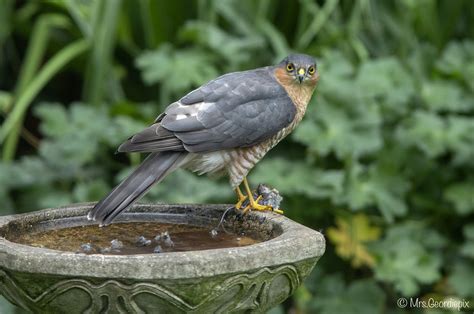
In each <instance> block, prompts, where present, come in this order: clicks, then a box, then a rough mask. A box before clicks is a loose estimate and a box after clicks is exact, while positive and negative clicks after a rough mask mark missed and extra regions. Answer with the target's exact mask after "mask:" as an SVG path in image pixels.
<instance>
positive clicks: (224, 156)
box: [88, 54, 319, 225]
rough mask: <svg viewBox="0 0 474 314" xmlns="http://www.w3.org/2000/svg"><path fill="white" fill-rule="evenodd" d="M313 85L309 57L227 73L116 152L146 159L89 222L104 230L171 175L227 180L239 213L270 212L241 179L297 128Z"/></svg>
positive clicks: (312, 63)
mask: <svg viewBox="0 0 474 314" xmlns="http://www.w3.org/2000/svg"><path fill="white" fill-rule="evenodd" d="M318 79H319V73H318V70H317V67H316V62H315V60H314V59H313V58H312V57H310V56H308V55H303V54H292V55H289V56H288V57H286V58H285V59H284V60H283V61H281V62H280V63H279V64H277V65H275V66H268V67H263V68H257V69H254V70H249V71H243V72H234V73H229V74H225V75H223V76H220V77H218V78H216V79H215V80H212V81H210V82H208V83H206V84H204V85H203V86H201V87H199V88H197V89H195V90H193V91H192V92H190V93H189V94H187V95H186V96H184V97H183V98H181V99H180V100H178V101H176V102H174V103H172V104H171V105H169V106H168V107H167V108H166V109H165V111H164V112H163V113H162V114H160V115H159V116H158V118H157V119H156V120H155V122H154V123H153V124H152V125H151V126H149V127H148V128H146V129H144V130H143V131H141V132H139V133H137V134H135V135H133V136H132V137H130V138H129V139H128V140H127V141H125V142H124V143H123V144H122V145H120V147H119V148H118V151H119V152H148V153H150V154H149V156H148V157H147V158H146V159H145V160H144V161H143V162H142V164H141V165H140V166H139V167H138V168H137V169H136V170H135V171H134V172H133V173H132V174H131V175H130V176H129V177H127V178H126V179H125V180H124V181H123V182H122V183H120V184H119V185H118V186H117V187H115V188H114V189H113V190H112V191H111V192H110V193H109V194H108V195H107V196H106V197H105V198H104V199H102V200H101V201H100V202H99V203H97V204H96V205H95V207H94V208H93V209H92V210H91V211H90V212H89V214H88V218H89V219H93V220H98V221H99V222H100V224H101V225H107V224H109V223H110V222H111V221H112V220H113V219H114V218H115V217H116V216H117V215H118V214H120V213H121V212H122V211H123V210H125V209H127V208H128V207H129V206H131V205H132V203H133V202H135V201H136V200H137V199H139V198H140V197H141V196H142V195H143V194H144V193H145V192H147V191H148V189H150V187H151V186H152V185H153V184H155V183H157V182H160V181H161V180H163V179H164V178H165V177H166V176H167V175H168V174H170V173H171V172H173V171H174V170H176V169H177V168H186V169H189V170H191V171H194V172H197V173H199V174H204V173H208V174H215V173H224V174H227V175H228V176H229V178H230V184H231V186H232V188H233V189H234V190H235V191H236V193H237V196H238V201H237V204H236V208H237V209H242V210H243V211H244V212H245V211H247V210H249V209H254V210H273V208H271V207H270V206H268V205H261V204H259V203H258V199H257V200H256V199H255V198H254V196H253V194H252V192H251V189H250V187H249V185H248V182H247V179H246V176H247V174H248V172H249V171H250V169H252V168H253V167H254V166H255V164H256V163H257V162H259V161H260V159H262V157H263V156H264V155H265V154H266V153H267V152H268V151H269V150H270V149H272V148H273V147H274V146H275V145H276V144H277V143H278V142H279V141H281V140H282V139H283V138H284V137H285V136H286V135H288V134H289V133H290V132H291V131H292V130H293V129H294V128H295V127H296V125H297V124H298V123H299V122H300V121H301V119H302V118H303V116H304V114H305V111H306V107H307V105H308V102H309V101H310V99H311V96H312V94H313V91H314V89H315V87H316V84H317V82H318ZM242 183H243V184H244V187H245V193H246V195H245V194H244V193H242V191H241V190H240V187H239V186H240V185H241V184H242ZM247 198H248V204H249V205H248V206H245V208H242V207H243V206H242V204H243V203H244V201H245V200H246V199H247Z"/></svg>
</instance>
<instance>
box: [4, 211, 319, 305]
mask: <svg viewBox="0 0 474 314" xmlns="http://www.w3.org/2000/svg"><path fill="white" fill-rule="evenodd" d="M227 207H228V205H137V206H135V207H133V208H132V209H131V210H130V211H129V212H128V213H126V214H124V215H123V217H122V221H130V220H134V221H136V220H138V221H143V220H159V221H163V222H171V223H172V222H176V223H189V224H194V225H196V224H197V225H206V226H209V224H211V225H213V226H215V225H217V223H218V220H219V219H220V217H221V215H222V213H223V212H224V210H225V209H226V208H227ZM90 208H91V205H90V204H84V205H72V206H68V207H64V208H58V209H48V210H43V211H39V212H35V213H30V214H24V215H15V216H4V217H0V292H1V293H2V294H3V295H4V296H5V297H6V298H7V299H8V300H9V301H10V302H12V303H15V304H16V305H18V306H20V307H22V308H25V309H29V310H32V311H34V312H38V313H56V312H58V313H59V312H60V313H64V312H67V313H83V312H86V313H98V312H103V311H105V312H108V313H124V312H127V313H189V312H191V313H214V312H217V313H228V312H236V313H238V312H248V311H251V312H263V311H265V310H266V309H268V308H271V307H272V306H274V305H276V304H278V303H281V302H283V301H284V300H285V299H286V298H288V297H289V296H290V295H291V294H292V293H293V292H294V291H295V289H296V288H297V287H298V286H299V285H300V284H301V282H302V280H303V279H304V278H305V277H306V276H307V275H308V274H309V272H310V271H311V270H312V269H313V267H314V265H315V264H316V262H317V260H318V259H319V258H320V257H321V256H322V254H323V253H324V250H325V241H324V237H323V236H322V235H321V234H320V233H319V232H316V231H314V230H311V229H309V228H307V227H304V226H302V225H300V224H297V223H295V222H293V221H291V220H289V219H288V218H286V217H284V216H281V215H276V214H273V213H259V212H252V213H250V214H249V215H247V216H245V217H240V216H238V215H235V214H233V213H230V214H229V215H228V216H226V221H227V222H226V224H225V227H226V228H227V229H233V230H236V231H239V232H240V231H244V232H246V233H254V234H255V235H257V236H259V237H261V238H263V239H269V240H268V241H265V242H262V243H258V244H255V245H251V246H246V247H236V248H229V249H215V250H205V251H191V252H174V253H162V254H156V255H154V254H149V255H130V256H114V255H107V256H104V255H100V254H95V255H85V254H75V253H69V252H59V251H54V250H49V249H42V248H34V247H29V246H25V245H20V244H16V243H12V242H10V241H7V240H6V239H5V238H4V237H5V236H7V238H8V234H11V233H14V232H28V230H34V229H35V228H39V227H41V226H42V225H44V224H48V225H49V226H51V225H53V226H57V227H65V226H72V225H83V224H88V223H89V222H87V220H86V219H85V214H86V212H87V211H88V210H89V209H90Z"/></svg>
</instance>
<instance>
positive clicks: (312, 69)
mask: <svg viewBox="0 0 474 314" xmlns="http://www.w3.org/2000/svg"><path fill="white" fill-rule="evenodd" d="M308 73H309V74H311V75H312V74H314V67H310V68H309V69H308Z"/></svg>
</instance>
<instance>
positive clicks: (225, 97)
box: [119, 68, 296, 153]
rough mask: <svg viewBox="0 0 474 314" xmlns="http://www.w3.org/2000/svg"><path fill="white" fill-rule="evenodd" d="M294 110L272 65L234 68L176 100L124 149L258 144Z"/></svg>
mask: <svg viewBox="0 0 474 314" xmlns="http://www.w3.org/2000/svg"><path fill="white" fill-rule="evenodd" d="M295 114H296V107H295V106H294V105H293V103H292V102H291V99H290V98H289V96H288V95H287V94H286V92H285V90H284V89H283V87H281V86H280V84H279V83H278V82H277V81H276V80H275V78H274V77H273V76H272V74H271V72H270V70H269V69H268V68H263V69H257V70H252V71H246V72H236V73H230V74H227V75H224V76H221V77H219V78H217V79H215V80H213V81H210V82H209V83H207V84H205V85H203V86H202V87H200V88H198V89H196V90H194V91H192V92H191V93H189V94H188V95H186V96H184V97H183V98H181V99H180V100H179V101H177V102H175V103H173V104H171V105H170V106H169V107H168V108H166V110H165V112H164V113H163V114H161V115H160V116H159V117H158V119H157V120H156V121H155V124H153V125H152V126H150V127H149V128H147V129H145V130H144V131H142V132H140V133H138V134H136V135H134V136H133V137H131V138H130V139H129V140H128V141H127V142H125V143H124V144H122V145H121V146H120V148H119V151H142V152H150V151H163V150H177V151H179V150H186V151H188V152H193V153H196V152H207V151H216V150H222V149H229V148H236V147H248V146H253V145H255V144H258V143H260V142H262V141H264V140H266V139H268V138H271V137H272V136H273V135H275V134H277V133H278V132H279V131H280V130H282V129H283V128H285V127H286V126H287V125H288V124H290V123H291V122H292V121H293V119H294V117H295Z"/></svg>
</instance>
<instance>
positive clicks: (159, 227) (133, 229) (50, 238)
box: [8, 222, 260, 255]
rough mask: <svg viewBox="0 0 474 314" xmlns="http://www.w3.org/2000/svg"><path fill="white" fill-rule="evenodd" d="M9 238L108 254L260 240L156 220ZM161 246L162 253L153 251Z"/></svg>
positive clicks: (187, 249) (245, 244) (204, 246)
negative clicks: (113, 243) (114, 246)
mask: <svg viewBox="0 0 474 314" xmlns="http://www.w3.org/2000/svg"><path fill="white" fill-rule="evenodd" d="M164 232H168V234H169V237H170V239H171V241H169V240H167V239H166V237H165V239H163V237H161V239H156V240H155V237H156V236H157V235H160V234H162V233H164ZM140 236H143V237H145V238H146V239H147V240H151V243H149V245H144V243H143V241H142V243H141V244H140V243H139V242H138V238H139V237H140ZM115 239H116V240H119V241H121V242H122V244H123V247H121V248H119V249H112V248H111V241H112V240H115ZM8 240H9V241H12V242H16V243H21V244H26V245H30V246H35V247H42V248H49V249H53V250H59V251H69V252H77V253H86V254H106V255H131V254H160V253H165V252H184V251H194V250H208V249H218V248H230V247H239V246H247V245H251V244H254V243H258V242H260V241H258V240H255V239H253V238H251V237H248V236H245V235H236V234H229V233H226V232H224V231H219V232H217V234H214V235H213V234H212V232H211V230H210V229H205V228H201V227H194V226H189V225H179V224H163V223H156V222H127V223H115V224H112V225H110V226H107V227H103V228H99V227H98V226H97V225H88V226H79V227H70V228H64V229H55V230H46V231H40V232H33V233H29V234H21V235H18V236H15V237H12V238H9V239H8ZM81 246H82V247H81ZM158 246H159V248H158V251H160V253H156V252H154V251H155V250H156V248H157V247H158Z"/></svg>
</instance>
